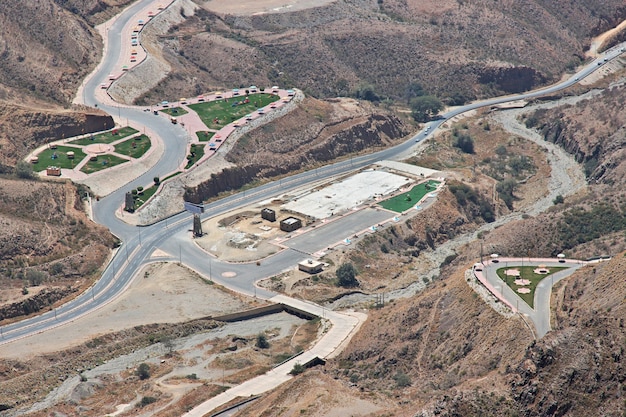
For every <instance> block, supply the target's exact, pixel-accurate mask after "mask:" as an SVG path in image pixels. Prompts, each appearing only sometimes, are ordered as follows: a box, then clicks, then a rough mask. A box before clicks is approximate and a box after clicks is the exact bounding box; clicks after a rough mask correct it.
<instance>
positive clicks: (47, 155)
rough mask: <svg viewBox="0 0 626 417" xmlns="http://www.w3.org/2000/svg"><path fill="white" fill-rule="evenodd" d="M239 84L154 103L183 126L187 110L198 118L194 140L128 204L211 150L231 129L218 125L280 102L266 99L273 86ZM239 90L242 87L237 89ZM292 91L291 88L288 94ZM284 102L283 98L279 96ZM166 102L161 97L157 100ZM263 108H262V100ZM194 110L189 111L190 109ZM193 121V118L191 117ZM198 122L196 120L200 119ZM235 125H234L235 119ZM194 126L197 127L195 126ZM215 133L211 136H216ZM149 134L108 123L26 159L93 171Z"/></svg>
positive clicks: (123, 158)
mask: <svg viewBox="0 0 626 417" xmlns="http://www.w3.org/2000/svg"><path fill="white" fill-rule="evenodd" d="M250 90H251V91H248V90H245V95H244V94H241V95H239V92H238V90H237V89H235V90H233V93H232V94H227V95H222V94H221V93H215V94H214V96H213V98H211V99H208V100H207V101H205V97H203V96H198V100H194V101H196V103H195V104H192V103H189V104H188V103H187V100H185V101H184V102H183V101H181V102H180V104H179V105H177V106H176V107H169V103H168V104H167V105H165V104H164V105H162V106H163V107H162V108H160V109H155V110H154V113H155V114H158V112H161V113H163V114H166V115H168V117H172V118H173V117H181V121H180V124H181V125H182V126H184V124H185V123H183V122H186V121H188V120H187V119H186V118H189V117H190V116H192V120H193V118H197V119H199V120H198V122H201V123H196V124H195V125H194V126H195V128H194V129H193V130H190V133H192V134H195V136H196V138H197V142H196V143H192V144H191V145H190V147H189V153H188V155H187V163H186V165H185V167H184V168H181V170H179V171H176V172H173V173H172V174H170V175H169V176H167V177H166V178H163V179H159V178H156V177H155V179H154V182H153V183H152V184H148V185H146V186H145V188H144V187H137V188H135V189H134V190H131V191H132V192H131V194H132V196H133V201H134V207H133V210H136V209H137V208H139V207H141V206H142V205H143V204H144V203H145V202H147V201H148V200H149V199H150V197H152V196H153V195H154V194H155V193H156V192H157V190H158V188H159V186H160V185H161V182H162V181H165V180H167V179H169V178H171V177H174V176H176V175H178V174H180V173H182V172H183V170H187V169H190V168H192V167H193V166H195V165H196V164H197V163H198V161H200V160H201V159H202V158H203V156H204V155H205V146H209V149H210V150H211V151H216V150H217V148H218V147H219V146H220V145H221V143H222V142H223V141H224V140H225V139H226V137H227V136H228V134H229V133H228V132H230V131H232V128H231V127H228V129H229V131H228V132H227V133H221V135H218V134H217V133H218V132H219V131H220V129H222V128H225V127H227V126H229V125H230V124H231V123H233V122H235V121H237V120H240V119H243V118H246V120H252V119H254V118H257V117H258V116H260V115H262V114H264V113H265V112H269V111H270V110H271V109H274V108H276V107H278V106H280V105H282V103H279V104H272V103H275V102H277V101H279V100H281V96H280V95H279V94H278V91H279V90H277V89H276V88H275V89H274V90H273V93H264V92H263V89H261V91H260V92H257V90H256V87H254V88H252V87H251V89H250ZM242 93H243V91H242ZM288 95H289V96H293V91H291V93H289V94H288ZM181 100H182V99H181ZM283 101H284V102H286V101H287V100H286V98H285V99H284V100H283ZM163 103H167V102H163ZM268 105H269V108H267V109H265V108H264V107H265V106H268ZM194 113H195V114H194ZM192 124H193V123H192ZM202 124H203V125H204V126H201V125H202ZM235 127H236V125H235ZM198 128H199V129H198ZM216 138H217V139H216ZM151 146H152V143H151V139H150V138H149V137H148V136H146V135H145V134H140V133H139V131H137V130H136V129H134V128H132V127H130V126H127V127H121V128H116V129H112V130H109V131H106V132H100V133H97V134H96V133H91V134H87V135H83V136H81V137H78V138H76V139H70V140H64V141H62V143H60V142H59V143H51V144H49V145H48V146H47V147H46V148H44V149H42V150H40V151H39V152H38V153H36V154H34V155H33V156H31V157H30V163H31V165H32V167H33V170H34V171H35V172H42V171H46V169H47V168H49V167H56V168H61V169H68V170H73V172H74V173H78V172H80V173H83V174H87V175H89V174H93V173H96V172H98V171H102V170H105V169H108V168H112V167H115V166H118V165H121V164H124V163H126V162H129V161H131V160H133V159H139V158H142V157H143V156H144V155H145V154H146V153H147V152H148V151H149V150H150V148H151ZM59 174H60V175H64V174H63V173H62V172H60V173H59V171H58V170H57V171H54V172H53V171H50V172H47V175H59Z"/></svg>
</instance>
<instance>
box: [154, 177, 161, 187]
mask: <svg viewBox="0 0 626 417" xmlns="http://www.w3.org/2000/svg"><path fill="white" fill-rule="evenodd" d="M152 180H153V181H154V183H155V184H156V185H159V184H160V183H161V178H159V177H154V178H153V179H152Z"/></svg>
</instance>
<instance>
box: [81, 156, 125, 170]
mask: <svg viewBox="0 0 626 417" xmlns="http://www.w3.org/2000/svg"><path fill="white" fill-rule="evenodd" d="M124 162H128V160H126V159H123V158H120V157H119V156H115V155H110V154H104V155H99V156H98V160H97V161H89V162H87V163H86V164H85V165H83V167H82V168H81V169H80V170H81V172H84V173H85V174H92V173H94V172H97V171H101V170H103V169H107V168H111V167H114V166H116V165H119V164H123V163H124Z"/></svg>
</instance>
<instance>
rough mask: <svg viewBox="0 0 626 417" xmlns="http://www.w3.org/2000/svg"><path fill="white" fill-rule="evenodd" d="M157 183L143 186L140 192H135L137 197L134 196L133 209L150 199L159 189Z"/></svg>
mask: <svg viewBox="0 0 626 417" xmlns="http://www.w3.org/2000/svg"><path fill="white" fill-rule="evenodd" d="M159 186H160V184H159V185H156V184H152V186H150V187H148V188H145V189H144V190H143V191H142V193H141V194H137V198H135V210H137V209H138V208H139V207H141V206H143V205H144V203H145V202H146V201H148V200H149V199H150V197H152V196H153V195H154V193H156V192H157V190H158V189H159Z"/></svg>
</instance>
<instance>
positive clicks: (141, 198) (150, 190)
mask: <svg viewBox="0 0 626 417" xmlns="http://www.w3.org/2000/svg"><path fill="white" fill-rule="evenodd" d="M179 174H182V172H181V171H176V172H174V173H172V174H170V175H168V176H167V177H165V178H163V179H162V180H161V182H160V183H159V184H158V185H157V184H152V185H151V186H150V187H147V188H144V189H143V191H142V193H141V194H137V196H136V198H135V210H136V209H138V208H139V207H141V206H143V205H144V203H145V202H146V201H148V200H150V198H151V197H152V196H153V195H154V194H156V192H157V190H158V189H159V187H160V186H161V184H163V181H165V180H169V179H170V178H174V177H175V176H177V175H179Z"/></svg>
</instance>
